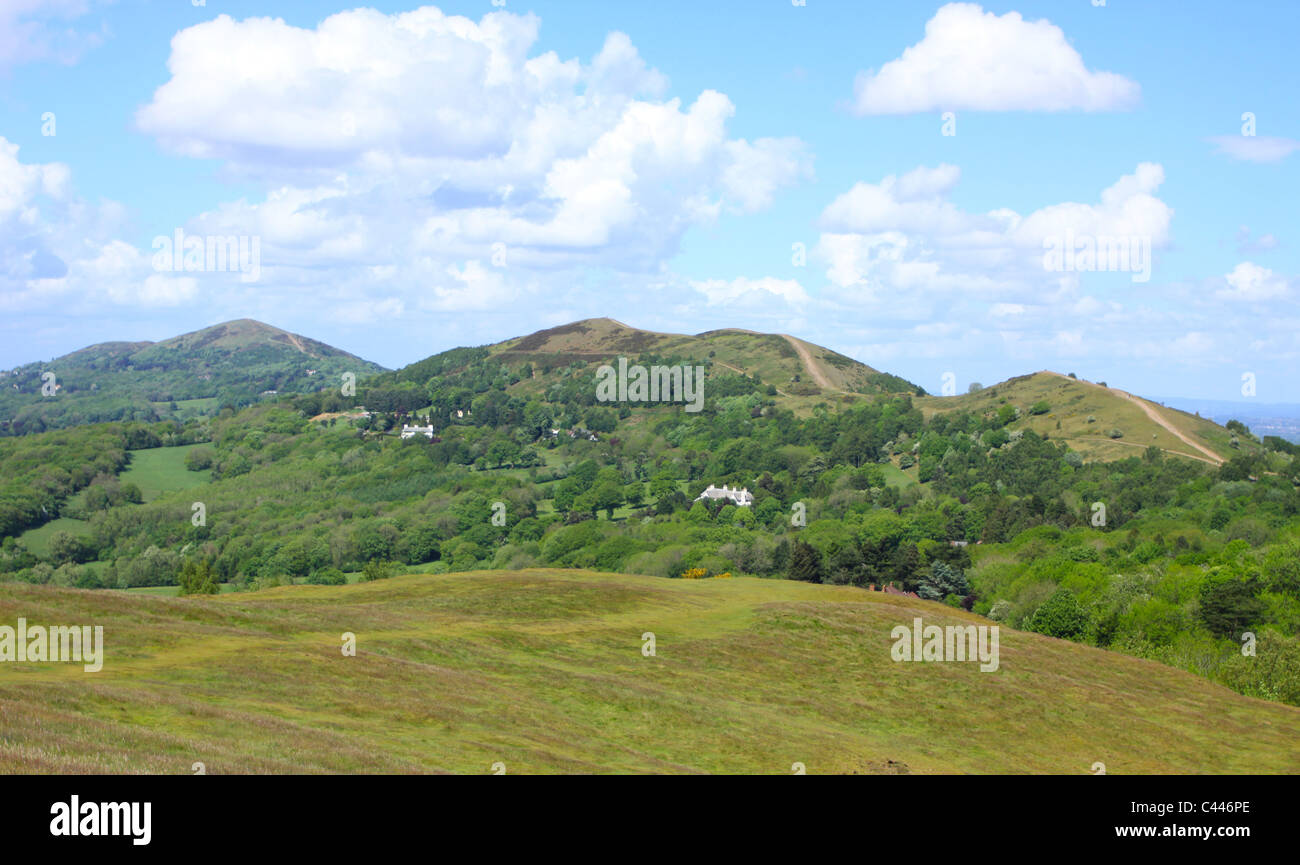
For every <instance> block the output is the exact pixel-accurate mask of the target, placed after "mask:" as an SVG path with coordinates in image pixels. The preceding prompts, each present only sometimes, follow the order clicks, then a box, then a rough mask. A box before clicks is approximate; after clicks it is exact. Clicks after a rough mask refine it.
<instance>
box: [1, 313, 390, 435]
mask: <svg viewBox="0 0 1300 865" xmlns="http://www.w3.org/2000/svg"><path fill="white" fill-rule="evenodd" d="M382 369H383V368H382V367H380V366H378V365H377V364H373V363H370V362H369V361H365V360H362V359H361V358H358V357H356V356H355V355H352V354H349V353H347V352H345V351H341V350H339V349H337V348H334V347H332V346H329V345H326V344H324V343H322V342H318V341H316V340H313V339H308V338H307V337H303V336H298V335H297V334H293V333H289V332H288V331H284V330H281V329H279V328H277V327H272V326H271V325H269V324H263V323H262V322H259V321H253V320H251V319H239V320H238V321H228V322H225V323H223V324H217V325H213V326H212V327H207V328H204V329H202V330H197V331H194V332H193V333H186V334H182V335H181V336H176V337H172V338H171V339H167V340H163V341H162V342H157V343H153V342H106V343H100V344H98V345H92V346H88V347H87V348H83V349H80V350H78V351H74V352H72V353H70V354H66V355H64V356H62V357H58V358H55V359H54V360H52V361H50V362H48V363H30V364H26V365H24V366H21V367H18V368H17V369H14V370H10V371H9V372H8V373H7V374H4V375H3V379H4V382H5V387H3V388H2V389H0V434H18V435H21V434H24V433H30V432H40V431H42V430H45V429H59V428H63V427H68V426H75V425H78V424H84V423H97V422H101V421H117V420H140V421H157V420H167V419H177V420H185V419H187V418H190V417H194V416H200V415H205V414H210V413H212V412H213V411H214V410H215V409H216V408H218V407H219V405H221V404H229V405H235V406H238V405H247V404H249V403H251V402H254V401H256V400H257V399H258V398H259V397H260V395H262V394H263V393H264V392H266V391H276V392H277V393H302V392H309V391H315V390H319V389H320V388H321V387H323V386H325V383H326V382H329V384H330V385H335V384H337V383H338V382H339V381H340V376H341V375H342V373H344V372H351V373H353V374H355V375H356V376H357V378H358V379H360V378H362V377H364V376H367V375H370V374H373V373H375V372H379V371H381V370H382ZM50 373H53V376H54V379H53V381H52V382H51V381H50V380H49V379H48V374H50ZM42 376H47V378H42ZM47 384H48V385H52V386H54V388H55V392H54V393H53V394H52V395H49V396H47V395H45V394H44V393H43V392H42V388H43V386H45V385H47Z"/></svg>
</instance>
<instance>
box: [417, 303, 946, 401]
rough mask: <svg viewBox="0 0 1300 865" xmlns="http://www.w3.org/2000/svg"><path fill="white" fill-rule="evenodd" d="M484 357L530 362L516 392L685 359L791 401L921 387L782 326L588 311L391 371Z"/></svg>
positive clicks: (423, 373)
mask: <svg viewBox="0 0 1300 865" xmlns="http://www.w3.org/2000/svg"><path fill="white" fill-rule="evenodd" d="M484 357H490V358H492V359H495V360H499V361H500V362H502V363H505V364H507V365H511V366H524V365H527V366H529V367H530V368H531V369H532V370H533V371H534V375H530V376H528V377H527V379H526V380H524V381H521V382H519V383H518V384H517V385H515V386H514V390H516V391H518V392H520V393H525V394H528V393H540V392H541V391H543V390H545V388H546V387H547V386H548V384H549V383H550V382H551V381H552V380H553V378H554V376H553V373H555V372H557V371H559V370H564V369H570V368H572V367H574V366H575V365H577V366H579V367H581V366H586V365H599V364H603V363H612V362H614V361H615V360H616V359H617V358H619V357H626V358H628V360H629V363H637V362H644V363H666V364H675V363H684V364H690V365H692V366H694V365H702V366H705V367H706V374H707V375H708V376H710V377H720V376H721V377H728V376H744V377H748V378H754V377H757V378H758V379H759V380H760V381H761V382H763V383H764V384H770V385H772V386H773V387H774V388H775V391H776V392H775V394H774V395H775V396H778V397H780V401H781V402H782V403H783V404H789V405H790V406H791V407H792V408H799V407H808V406H811V405H812V404H813V403H815V402H825V401H826V400H827V399H830V398H839V397H843V396H845V395H866V396H874V395H882V394H890V393H915V392H918V391H920V392H923V391H921V388H919V387H917V386H916V385H914V384H912V383H910V382H907V381H904V380H903V379H900V378H898V377H897V376H892V375H889V374H887V373H882V372H880V371H879V370H876V369H873V368H872V367H869V366H867V365H866V364H863V363H859V362H858V361H856V360H854V359H852V358H850V357H847V356H845V355H842V354H839V353H838V352H835V351H832V350H830V349H828V348H823V347H821V346H818V345H814V344H812V343H810V342H805V341H803V340H801V339H797V338H795V337H793V336H789V335H787V334H774V333H757V332H755V331H749V330H739V329H724V330H711V331H706V332H704V333H699V334H695V335H688V334H679V333H659V332H655V331H648V330H640V329H638V328H634V327H630V326H628V325H626V324H623V323H622V322H619V321H615V320H614V319H612V318H591V319H585V320H583V321H575V322H572V323H570V324H565V325H560V326H558V327H552V328H547V329H545V330H539V331H537V332H536V333H532V334H529V335H527V336H521V337H516V338H513V339H509V340H506V341H504V342H500V343H496V344H494V345H489V346H485V347H483V348H482V349H479V350H477V351H475V350H471V349H454V350H453V351H452V352H444V353H443V354H440V355H435V356H434V357H432V358H429V359H426V360H425V361H421V362H418V363H415V364H411V365H410V366H408V367H404V368H403V369H401V370H399V371H398V372H397V373H395V374H394V376H393V379H394V380H397V381H410V382H415V383H417V384H423V383H424V382H425V381H426V380H427V378H428V377H429V376H430V375H432V374H439V373H445V372H449V371H453V370H455V369H458V368H460V366H461V365H463V364H464V363H466V362H470V361H476V360H481V359H483V358H484Z"/></svg>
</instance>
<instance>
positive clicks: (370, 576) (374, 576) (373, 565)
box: [361, 559, 397, 583]
mask: <svg viewBox="0 0 1300 865" xmlns="http://www.w3.org/2000/svg"><path fill="white" fill-rule="evenodd" d="M396 573H397V563H396V562H386V561H383V560H381V559H371V560H370V561H368V562H366V563H365V564H364V565H362V567H361V579H362V581H363V582H367V583H372V582H374V581H375V580H386V579H388V578H389V577H391V576H393V575H394V574H396Z"/></svg>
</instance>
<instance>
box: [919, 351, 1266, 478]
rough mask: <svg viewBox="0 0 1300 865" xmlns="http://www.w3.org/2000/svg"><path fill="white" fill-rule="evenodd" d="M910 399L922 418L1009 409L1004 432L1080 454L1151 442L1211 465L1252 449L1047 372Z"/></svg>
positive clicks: (1135, 449) (1113, 391) (1127, 396)
mask: <svg viewBox="0 0 1300 865" xmlns="http://www.w3.org/2000/svg"><path fill="white" fill-rule="evenodd" d="M916 404H917V406H918V407H919V408H920V409H921V410H922V411H923V412H924V413H925V415H926V417H927V418H929V417H933V416H934V415H936V414H947V413H954V412H962V411H966V412H972V413H974V414H977V415H987V414H993V413H996V412H998V411H999V410H1000V409H1002V408H1003V407H1004V406H1009V407H1010V408H1011V410H1013V411H1015V410H1018V412H1019V413H1018V414H1017V415H1016V417H1015V419H1013V420H1012V421H1011V422H1010V423H1009V424H1008V429H1011V430H1016V429H1023V430H1033V431H1034V432H1036V433H1038V434H1039V435H1042V436H1046V437H1049V438H1051V439H1056V440H1060V441H1065V442H1066V443H1067V444H1069V446H1070V448H1071V449H1073V450H1076V451H1078V452H1079V453H1080V454H1082V455H1083V456H1084V457H1085V458H1087V459H1096V460H1104V461H1109V460H1117V459H1124V458H1125V457H1131V456H1140V455H1141V454H1142V452H1143V451H1144V450H1145V449H1146V448H1148V447H1150V446H1152V445H1155V446H1156V447H1158V448H1160V449H1161V450H1163V451H1164V452H1166V453H1168V454H1171V455H1174V456H1179V457H1185V458H1187V459H1192V460H1197V461H1200V462H1204V463H1207V464H1209V465H1212V466H1218V465H1221V464H1223V463H1224V462H1225V461H1226V460H1229V459H1231V458H1232V457H1233V456H1234V455H1237V454H1242V453H1257V452H1259V450H1260V448H1259V445H1258V443H1257V442H1256V441H1254V439H1253V438H1251V437H1250V436H1249V435H1244V434H1242V435H1236V434H1234V433H1233V432H1232V431H1231V430H1228V429H1226V428H1224V427H1222V426H1219V425H1218V424H1216V423H1214V422H1213V421H1211V420H1209V419H1207V418H1202V417H1197V416H1196V415H1193V414H1189V413H1187V412H1182V411H1178V410H1177V409H1172V408H1169V407H1167V406H1163V405H1160V404H1159V403H1156V402H1153V401H1151V400H1148V399H1143V398H1142V397H1139V396H1136V395H1134V394H1131V393H1128V392H1127V391H1123V390H1120V389H1118V388H1113V387H1109V386H1107V385H1106V384H1104V383H1097V382H1090V381H1084V380H1081V379H1078V378H1072V377H1070V376H1067V375H1062V374H1061V373H1057V372H1052V371H1049V370H1043V371H1041V372H1036V373H1033V374H1031V375H1023V376H1017V377H1016V378H1012V379H1008V380H1007V381H1004V382H1000V383H999V384H996V385H993V386H991V387H987V388H983V389H981V390H979V391H977V392H975V393H970V394H963V395H961V396H953V397H933V396H929V397H923V398H919V399H918V400H917V401H916ZM1234 442H1235V445H1234Z"/></svg>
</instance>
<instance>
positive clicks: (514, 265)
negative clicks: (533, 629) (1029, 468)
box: [0, 0, 1300, 404]
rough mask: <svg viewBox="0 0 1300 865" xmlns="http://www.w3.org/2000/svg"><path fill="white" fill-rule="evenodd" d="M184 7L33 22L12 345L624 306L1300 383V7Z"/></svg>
mask: <svg viewBox="0 0 1300 865" xmlns="http://www.w3.org/2000/svg"><path fill="white" fill-rule="evenodd" d="M155 5H157V8H152V7H151V8H150V9H148V10H147V11H144V10H141V9H139V8H135V4H124V3H117V4H113V3H100V2H93V3H75V4H67V3H51V2H48V0H42V2H35V3H27V4H20V8H19V9H17V10H11V11H9V12H4V13H0V44H5V45H14V46H21V47H20V48H18V49H16V50H15V51H12V52H6V53H5V54H4V56H0V93H2V94H3V95H4V96H5V97H6V98H4V99H0V189H3V190H6V194H5V195H3V196H0V311H3V312H4V315H3V316H0V365H4V366H6V367H13V366H16V365H19V364H22V363H28V362H32V361H33V360H34V359H37V358H53V357H56V356H59V355H62V354H66V353H68V352H71V351H75V350H77V349H78V348H82V347H84V346H86V345H89V344H93V343H97V342H103V341H113V340H120V339H150V340H152V341H157V340H160V339H165V338H167V337H169V336H174V335H177V334H180V333H183V332H187V331H191V330H194V329H195V328H194V326H193V322H194V321H195V320H205V321H222V320H227V319H233V318H238V317H249V318H254V319H257V320H261V321H267V320H270V321H276V322H279V323H280V326H282V327H284V328H285V329H286V330H289V331H292V332H294V333H301V334H304V335H310V336H311V337H312V338H314V339H318V340H321V341H323V342H326V343H329V344H331V345H336V346H347V347H348V348H347V350H348V351H350V352H352V353H354V354H357V355H358V356H360V357H365V358H367V359H370V360H373V361H374V362H376V363H379V364H382V365H384V366H389V367H391V366H396V365H400V364H402V363H405V362H409V361H410V359H411V358H415V357H424V356H428V355H430V354H435V353H437V352H439V351H443V350H446V349H448V348H452V347H454V346H456V345H479V344H485V343H491V342H495V341H498V340H501V339H506V338H509V337H511V336H518V335H520V334H524V333H530V332H533V331H536V330H538V329H540V328H545V327H547V326H553V325H557V324H562V323H565V322H569V321H574V320H578V319H583V318H589V317H596V316H608V317H612V318H615V319H618V320H621V321H627V322H632V323H635V324H636V325H637V326H638V327H640V328H643V329H646V330H655V331H665V330H671V331H689V332H693V333H698V332H702V331H706V330H711V329H716V328H718V327H736V328H742V329H749V330H756V331H760V332H765V333H792V334H798V335H799V336H800V338H802V339H805V340H808V341H809V342H813V343H816V344H818V345H822V346H826V347H828V348H832V349H834V350H835V351H838V352H840V353H842V354H844V355H846V356H848V357H852V358H854V359H856V360H859V361H861V362H863V363H865V364H868V365H869V366H872V367H874V368H877V369H881V370H885V371H888V372H891V373H893V374H896V375H899V376H902V377H904V378H907V379H908V380H910V381H913V382H916V383H917V384H919V385H921V386H922V387H924V388H926V390H928V391H930V392H934V393H938V392H940V389H941V387H942V382H943V381H945V380H947V381H951V380H953V379H955V380H956V381H957V383H958V385H957V387H958V391H959V392H961V391H962V390H964V389H965V387H966V386H967V385H968V384H969V383H970V382H986V383H988V382H993V381H999V380H1005V379H1006V378H1009V377H1013V376H1015V375H1019V374H1023V373H1025V372H1027V371H1030V370H1034V369H1053V370H1059V371H1060V372H1062V373H1069V372H1075V373H1077V374H1078V375H1080V376H1083V377H1085V378H1087V379H1089V380H1092V381H1100V380H1104V381H1108V382H1110V383H1112V384H1116V385H1117V386H1121V387H1123V388H1124V389H1125V390H1129V391H1131V392H1134V393H1140V394H1144V395H1145V394H1153V393H1187V394H1191V396H1190V397H1188V398H1189V399H1219V400H1238V399H1241V398H1242V397H1243V390H1242V389H1243V376H1249V377H1250V381H1251V383H1252V384H1251V386H1252V387H1253V389H1254V394H1255V396H1254V397H1252V399H1259V400H1267V401H1269V402H1275V403H1286V404H1290V403H1295V402H1300V378H1297V377H1296V376H1295V375H1293V374H1292V371H1293V370H1294V369H1295V368H1296V366H1297V364H1298V363H1300V306H1298V305H1297V303H1296V300H1297V296H1298V293H1300V276H1298V275H1300V242H1298V240H1300V220H1298V218H1297V214H1296V213H1295V210H1294V208H1293V207H1292V206H1291V204H1290V202H1289V200H1288V198H1287V196H1285V195H1281V194H1279V191H1280V190H1285V189H1287V188H1289V187H1294V186H1296V184H1297V181H1300V157H1298V156H1297V155H1296V151H1297V150H1300V125H1297V124H1298V123H1300V121H1298V120H1297V118H1296V116H1295V112H1294V110H1293V105H1294V97H1293V94H1292V92H1291V88H1290V86H1289V85H1287V84H1286V80H1285V76H1279V75H1277V74H1276V70H1277V69H1280V68H1287V64H1288V63H1289V62H1290V61H1291V59H1292V55H1293V52H1294V49H1293V47H1292V46H1291V45H1290V44H1289V43H1290V34H1291V33H1293V32H1294V29H1295V28H1294V26H1288V25H1289V24H1292V23H1294V22H1295V20H1296V10H1295V8H1294V6H1293V4H1290V3H1284V2H1280V0H1260V2H1254V3H1251V4H1248V6H1247V7H1245V8H1242V9H1240V10H1236V14H1234V15H1232V16H1225V15H1224V14H1223V9H1222V6H1221V4H1218V3H1213V2H1210V0H1189V2H1186V3H1182V4H1179V6H1178V15H1177V16H1176V17H1177V21H1176V24H1174V25H1171V23H1170V22H1171V18H1170V16H1169V13H1168V11H1167V10H1165V9H1163V8H1161V7H1160V6H1159V5H1158V4H1145V5H1136V4H1111V5H1110V6H1109V7H1106V6H1096V5H1093V4H1089V3H1083V2H1080V3H1075V4H1060V3H1052V2H1048V0H1022V2H1017V3H1014V4H1011V3H1010V2H1008V0H990V2H988V3H987V4H985V5H977V4H974V3H943V2H934V3H930V4H896V5H895V6H893V7H892V8H880V9H875V8H873V10H872V11H871V14H870V15H869V16H867V15H864V10H863V9H862V8H860V6H859V4H853V3H842V4H839V3H812V4H807V5H804V6H795V5H793V4H789V3H786V4H770V5H766V6H764V7H762V8H751V7H750V5H749V4H740V3H734V2H733V3H726V2H724V3H720V4H713V5H710V6H709V7H708V8H704V9H701V8H698V7H697V6H693V5H692V6H686V5H682V6H679V7H677V8H678V9H680V10H681V12H682V15H688V16H689V19H690V22H691V26H690V27H688V28H683V27H682V26H681V23H680V19H681V17H682V15H674V14H671V11H672V9H673V7H672V6H671V4H670V6H668V7H664V6H663V5H662V4H661V5H658V6H645V5H643V4H641V5H638V4H631V5H628V4H623V5H605V6H602V7H598V8H597V7H594V8H590V9H588V8H582V7H580V6H577V5H575V4H566V3H559V2H554V0H537V2H535V3H533V4H531V5H530V6H529V10H530V11H528V12H527V13H525V12H524V10H523V8H522V7H520V8H518V9H516V6H515V4H513V3H511V4H509V5H508V6H504V5H503V6H497V5H496V4H487V3H485V2H483V0H472V2H471V0H451V2H444V3H440V4H439V5H438V6H423V7H421V6H419V5H418V4H416V3H411V2H399V0H376V2H373V3H369V4H367V9H366V10H360V9H355V8H354V7H356V6H357V5H358V4H356V3H355V2H352V0H346V2H344V0H311V2H308V0H272V2H269V3H268V2H266V0H256V2H255V0H222V2H221V3H220V4H212V3H209V4H207V5H206V6H195V5H193V4H190V3H166V4H161V5H158V4H155ZM665 8H667V9H668V12H669V14H666V13H665ZM755 44H761V45H763V46H764V49H763V50H762V51H753V50H749V49H748V47H747V46H752V45H755ZM981 45H997V46H998V56H999V58H1000V62H999V64H998V66H997V68H996V69H990V68H989V67H988V66H987V64H985V63H983V61H982V59H981V56H982V55H981V52H980V51H979V50H978V46H981ZM1242 45H1249V46H1250V50H1249V51H1248V52H1245V53H1243V52H1242V51H1241V49H1240V46H1242ZM231 57H239V58H241V67H240V74H239V75H230V74H228V72H229V70H228V64H229V58H231ZM375 69H383V70H385V71H384V73H383V74H382V75H377V74H375V73H374V72H373V70H375ZM342 82H345V84H344V83H342Z"/></svg>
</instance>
